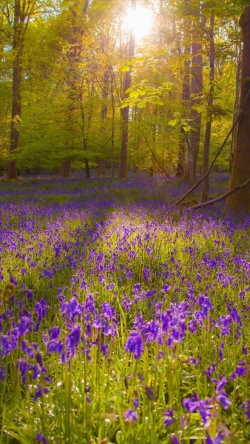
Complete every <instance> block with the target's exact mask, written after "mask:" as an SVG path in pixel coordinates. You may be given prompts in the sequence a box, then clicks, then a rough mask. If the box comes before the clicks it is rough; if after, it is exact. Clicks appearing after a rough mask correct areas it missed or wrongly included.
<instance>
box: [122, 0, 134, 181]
mask: <svg viewBox="0 0 250 444" xmlns="http://www.w3.org/2000/svg"><path fill="white" fill-rule="evenodd" d="M131 8H134V9H135V8H136V0H131ZM134 55H135V34H134V32H133V30H132V29H131V30H130V37H129V58H132V57H134ZM130 86H131V69H130V70H129V71H128V72H126V73H125V78H124V88H123V91H124V96H125V97H126V96H127V90H128V89H129V88H130ZM121 120H122V141H121V158H120V169H119V177H120V178H125V177H127V163H128V128H129V106H126V107H125V108H122V109H121Z"/></svg>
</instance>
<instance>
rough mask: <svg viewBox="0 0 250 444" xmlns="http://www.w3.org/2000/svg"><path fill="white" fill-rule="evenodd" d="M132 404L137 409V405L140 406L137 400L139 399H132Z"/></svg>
mask: <svg viewBox="0 0 250 444" xmlns="http://www.w3.org/2000/svg"><path fill="white" fill-rule="evenodd" d="M132 402H133V404H134V406H135V408H136V409H138V407H139V405H140V400H139V398H134V399H132Z"/></svg>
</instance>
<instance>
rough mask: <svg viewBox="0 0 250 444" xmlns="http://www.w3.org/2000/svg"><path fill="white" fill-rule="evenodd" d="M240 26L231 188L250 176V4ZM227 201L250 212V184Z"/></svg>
mask: <svg viewBox="0 0 250 444" xmlns="http://www.w3.org/2000/svg"><path fill="white" fill-rule="evenodd" d="M240 26H241V29H242V39H243V50H242V75H241V98H240V109H241V112H242V115H241V118H240V120H239V123H238V131H237V138H236V147H235V152H234V159H233V169H232V175H231V180H230V190H232V189H234V188H235V187H236V186H238V185H239V184H241V183H243V182H245V181H246V180H248V179H249V178H250V149H249V140H250V81H249V79H250V6H247V7H246V8H245V10H244V12H243V14H242V15H241V18H240ZM227 203H228V205H229V206H230V207H231V208H232V209H234V210H237V209H238V208H240V207H242V208H244V209H245V210H246V211H248V212H250V184H248V185H247V186H246V187H244V188H241V189H240V190H238V191H236V192H235V193H234V194H231V196H229V197H228V199H227Z"/></svg>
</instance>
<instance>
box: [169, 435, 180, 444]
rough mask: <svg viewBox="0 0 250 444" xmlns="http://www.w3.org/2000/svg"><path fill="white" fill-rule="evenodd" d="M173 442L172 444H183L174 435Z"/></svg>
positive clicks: (172, 436)
mask: <svg viewBox="0 0 250 444" xmlns="http://www.w3.org/2000/svg"><path fill="white" fill-rule="evenodd" d="M171 441H172V444H181V443H180V441H179V439H178V438H177V436H176V435H174V434H173V433H172V434H171Z"/></svg>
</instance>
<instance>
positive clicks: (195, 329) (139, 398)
mask: <svg viewBox="0 0 250 444" xmlns="http://www.w3.org/2000/svg"><path fill="white" fill-rule="evenodd" d="M218 182H219V186H222V185H223V183H226V182H225V181H223V180H220V181H218ZM213 188H214V189H215V190H216V183H215V182H214V183H213ZM180 193H181V190H180V188H177V187H176V186H175V185H174V184H172V183H166V184H160V183H156V182H155V181H154V179H150V180H149V179H145V178H139V179H130V180H128V181H126V182H122V183H121V184H120V183H119V182H117V181H115V180H110V181H105V180H100V181H99V183H98V182H96V181H91V182H90V183H86V182H85V181H82V182H81V181H80V180H74V179H72V180H70V181H60V180H54V181H52V180H50V181H48V180H38V181H34V183H32V182H31V181H27V182H24V183H23V184H22V185H20V184H19V185H18V187H17V186H16V185H15V184H4V183H2V184H1V191H0V215H1V217H0V292H1V293H0V411H1V414H0V442H1V443H3V444H4V443H6V444H7V443H9V444H15V443H16V444H17V443H21V444H31V443H40V444H41V443H43V444H46V443H47V444H49V443H55V444H64V443H70V444H90V443H93V444H94V443H99V444H108V443H110V444H111V443H118V444H133V443H142V444H167V443H169V444H170V443H173V444H178V443H188V444H189V443H190V444H191V443H196V444H202V443H206V444H220V443H221V444H222V443H223V444H224V443H237V444H239V443H243V444H247V443H249V442H250V330H249V322H250V248H249V245H250V242H249V238H250V217H249V216H247V215H233V214H231V213H230V212H229V211H228V210H227V209H226V208H225V206H223V204H220V205H218V206H214V207H212V208H209V209H206V210H203V211H199V212H192V211H191V210H185V211H180V210H179V209H173V207H172V206H171V202H172V201H173V200H174V199H175V198H176V197H177V195H178V194H180Z"/></svg>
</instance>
